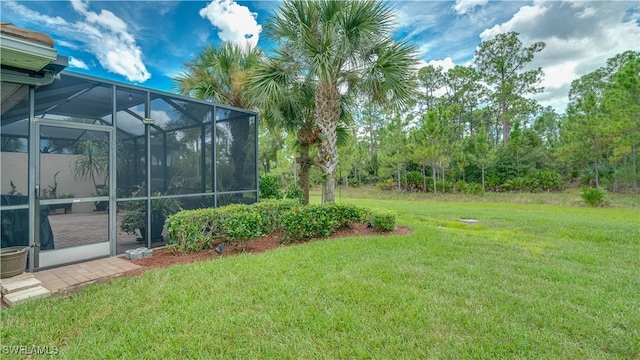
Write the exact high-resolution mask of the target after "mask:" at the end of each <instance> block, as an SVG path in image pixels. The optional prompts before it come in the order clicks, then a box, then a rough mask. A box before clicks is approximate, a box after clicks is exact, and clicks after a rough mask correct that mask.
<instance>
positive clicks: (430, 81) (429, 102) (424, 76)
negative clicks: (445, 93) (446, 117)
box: [418, 65, 445, 112]
mask: <svg viewBox="0 0 640 360" xmlns="http://www.w3.org/2000/svg"><path fill="white" fill-rule="evenodd" d="M418 82H419V83H420V86H421V87H423V88H424V91H425V93H424V95H423V96H421V98H422V99H421V100H423V102H420V103H424V105H425V106H424V107H423V108H421V109H420V110H421V111H422V112H427V111H429V110H430V109H431V108H433V106H434V105H435V102H436V99H437V96H436V92H437V91H438V90H439V89H441V88H442V87H443V86H444V84H445V77H444V74H443V73H442V67H441V66H438V67H435V66H433V65H427V66H425V67H422V68H421V69H420V70H418Z"/></svg>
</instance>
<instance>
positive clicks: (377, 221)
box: [371, 210, 397, 232]
mask: <svg viewBox="0 0 640 360" xmlns="http://www.w3.org/2000/svg"><path fill="white" fill-rule="evenodd" d="M396 218H397V215H396V213H395V212H393V211H383V210H373V211H372V212H371V224H372V225H373V230H374V231H376V232H388V231H393V230H395V228H396Z"/></svg>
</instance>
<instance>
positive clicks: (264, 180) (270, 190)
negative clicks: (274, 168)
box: [258, 174, 282, 199]
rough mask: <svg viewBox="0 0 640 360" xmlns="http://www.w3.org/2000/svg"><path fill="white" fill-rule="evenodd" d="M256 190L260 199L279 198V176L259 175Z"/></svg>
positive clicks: (280, 194) (280, 195)
mask: <svg viewBox="0 0 640 360" xmlns="http://www.w3.org/2000/svg"><path fill="white" fill-rule="evenodd" d="M258 190H259V191H260V199H280V198H281V197H282V190H280V177H279V176H278V175H272V174H265V175H262V176H260V183H259V184H258Z"/></svg>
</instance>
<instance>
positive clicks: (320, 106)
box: [316, 83, 340, 203]
mask: <svg viewBox="0 0 640 360" xmlns="http://www.w3.org/2000/svg"><path fill="white" fill-rule="evenodd" d="M316 113H317V115H318V127H319V128H320V131H321V133H322V138H321V141H320V151H319V154H318V166H319V167H320V169H321V170H322V172H323V173H324V178H325V183H324V187H323V189H324V191H323V195H324V196H323V201H324V202H327V203H333V202H335V201H336V169H337V167H338V147H337V134H336V129H337V128H338V120H339V119H340V92H338V87H337V85H336V84H335V83H324V84H321V85H320V86H319V87H318V90H317V91H316Z"/></svg>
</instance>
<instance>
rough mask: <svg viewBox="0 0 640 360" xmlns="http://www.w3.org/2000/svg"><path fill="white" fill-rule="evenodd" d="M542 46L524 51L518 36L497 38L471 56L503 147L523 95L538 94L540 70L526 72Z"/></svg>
mask: <svg viewBox="0 0 640 360" xmlns="http://www.w3.org/2000/svg"><path fill="white" fill-rule="evenodd" d="M545 46H546V45H545V43H543V42H536V43H534V44H532V45H531V46H529V47H524V45H523V44H522V42H521V41H520V39H518V33H516V32H508V33H503V34H498V35H497V36H496V37H495V38H494V39H491V40H486V41H483V42H482V43H481V44H480V46H479V47H478V49H476V53H475V60H474V61H475V64H476V67H477V68H478V71H480V73H482V75H483V79H484V81H485V82H486V84H487V85H488V86H489V87H490V99H491V102H492V103H493V105H494V106H495V107H496V109H497V111H498V113H497V121H498V123H499V124H500V125H501V126H502V142H503V144H504V145H505V146H506V145H507V144H508V142H509V133H510V132H511V126H512V123H513V119H514V118H515V117H516V115H517V114H518V113H519V112H520V109H519V107H520V106H521V105H522V104H523V100H524V95H527V94H535V93H538V92H541V91H542V88H541V87H539V86H538V83H539V82H540V80H541V79H542V75H543V73H542V69H541V68H538V69H533V70H526V71H524V70H523V69H524V68H525V67H526V66H527V65H529V63H530V62H531V61H532V60H533V58H534V56H535V54H536V53H537V52H540V51H542V50H543V49H544V48H545Z"/></svg>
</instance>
